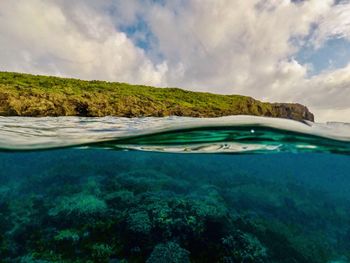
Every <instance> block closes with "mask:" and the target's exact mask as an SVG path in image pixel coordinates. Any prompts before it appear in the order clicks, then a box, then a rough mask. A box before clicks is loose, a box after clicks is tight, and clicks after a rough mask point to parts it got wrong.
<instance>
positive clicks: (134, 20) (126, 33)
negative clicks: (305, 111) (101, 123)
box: [0, 0, 350, 122]
mask: <svg viewBox="0 0 350 263" xmlns="http://www.w3.org/2000/svg"><path fill="white" fill-rule="evenodd" d="M0 70H1V71H16V72H26V73H33V74H44V75H56V76H64V77H74V78H81V79H99V80H108V81H118V82H128V83H133V84H145V85H153V86H158V87H181V88H184V89H188V90H193V91H205V92H212V93H220V94H241V95H247V96H252V97H254V98H256V99H259V100H264V101H270V102H298V103H301V104H304V105H306V106H308V108H309V109H310V110H311V111H312V112H313V113H314V114H315V115H316V121H318V122H326V121H344V122H350V0H347V1H342V0H244V1H242V0H105V1H100V0H74V1H71V0H1V1H0Z"/></svg>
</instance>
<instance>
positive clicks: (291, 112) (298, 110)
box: [272, 103, 314, 122]
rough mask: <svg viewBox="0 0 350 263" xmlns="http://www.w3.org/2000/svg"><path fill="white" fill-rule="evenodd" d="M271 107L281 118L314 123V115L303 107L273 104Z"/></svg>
mask: <svg viewBox="0 0 350 263" xmlns="http://www.w3.org/2000/svg"><path fill="white" fill-rule="evenodd" d="M272 106H273V108H274V110H275V111H276V112H277V114H278V116H280V117H281V118H286V119H292V120H298V121H302V120H308V121H312V122H313V121H314V115H313V114H312V113H311V112H310V111H309V109H308V108H307V107H306V106H304V105H301V104H298V103H273V104H272Z"/></svg>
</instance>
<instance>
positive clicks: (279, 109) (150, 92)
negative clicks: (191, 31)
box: [0, 72, 314, 121]
mask: <svg viewBox="0 0 350 263" xmlns="http://www.w3.org/2000/svg"><path fill="white" fill-rule="evenodd" d="M238 114H241V115H257V116H269V117H281V118H289V119H295V120H303V119H307V120H311V121H313V119H314V117H313V115H312V113H310V112H309V111H308V109H307V108H306V107H305V106H302V105H300V104H288V103H266V102H260V101H257V100H254V99H253V98H250V97H245V96H239V95H217V94H211V93H203V92H191V91H186V90H182V89H178V88H154V87H148V86H139V85H130V84H126V83H111V82H105V81H82V80H77V79H66V78H58V77H48V76H34V75H29V74H20V73H9V72H0V115H3V116H90V117H101V116H107V115H109V116H120V117H140V116H155V117H158V116H170V115H176V116H191V117H218V116H227V115H238Z"/></svg>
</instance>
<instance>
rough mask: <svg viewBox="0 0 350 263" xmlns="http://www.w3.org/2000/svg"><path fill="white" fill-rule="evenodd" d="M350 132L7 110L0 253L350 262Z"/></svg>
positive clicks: (158, 260) (54, 258)
mask: <svg viewBox="0 0 350 263" xmlns="http://www.w3.org/2000/svg"><path fill="white" fill-rule="evenodd" d="M349 127H350V126H349V125H348V124H344V123H329V124H322V125H321V124H314V123H308V122H305V123H301V122H295V121H290V120H281V119H274V118H261V117H248V116H234V117H224V118H215V119H205V118H203V119H195V118H181V117H170V118H134V119H127V118H111V117H106V118H77V117H62V118H36V119H31V118H19V117H6V118H5V117H3V118H0V148H1V149H2V150H1V152H0V262H40V263H44V262H111V263H112V262H113V263H117V262H118V263H126V262H135V263H138V262H147V263H152V262H154V263H163V262H164V263H172V262H173V263H185V262H196V263H197V262H198V263H202V262H203V263H206V262H208V263H214V262H223V263H236V262H245V263H246V262H247V263H248V262H283V263H285V262H286V263H289V262H290V263H294V262H295V263H297V262H308V263H313V262H315V263H318V262H320V263H321V262H327V263H328V262H329V263H345V262H350V174H349V171H350V155H349V153H350V139H349V137H350V132H349V129H350V128H349Z"/></svg>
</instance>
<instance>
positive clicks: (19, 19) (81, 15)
mask: <svg viewBox="0 0 350 263" xmlns="http://www.w3.org/2000/svg"><path fill="white" fill-rule="evenodd" d="M77 3H79V4H77ZM0 7H1V8H0V10H1V11H0V12H1V15H0V32H1V34H0V46H1V50H0V59H1V69H3V70H9V71H10V70H13V71H25V72H31V73H41V74H55V75H64V76H72V77H79V78H86V79H105V80H118V81H129V82H133V83H145V84H153V85H160V84H161V83H163V77H164V73H165V71H166V65H162V64H159V65H156V64H154V63H153V62H152V61H151V60H150V59H148V58H147V56H146V55H145V54H144V51H143V50H142V49H140V48H137V47H136V46H135V45H134V43H133V42H132V41H131V40H130V39H128V37H127V36H126V35H125V33H122V32H119V31H117V30H116V29H115V27H114V24H113V23H112V21H111V17H109V16H107V15H105V14H104V13H102V12H101V10H100V9H98V8H97V9H96V10H95V9H93V8H91V6H88V5H87V4H85V3H84V2H83V1H80V2H79V1H77V2H75V4H69V2H68V1H44V0H16V1H12V0H5V1H2V2H1V3H0Z"/></svg>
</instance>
